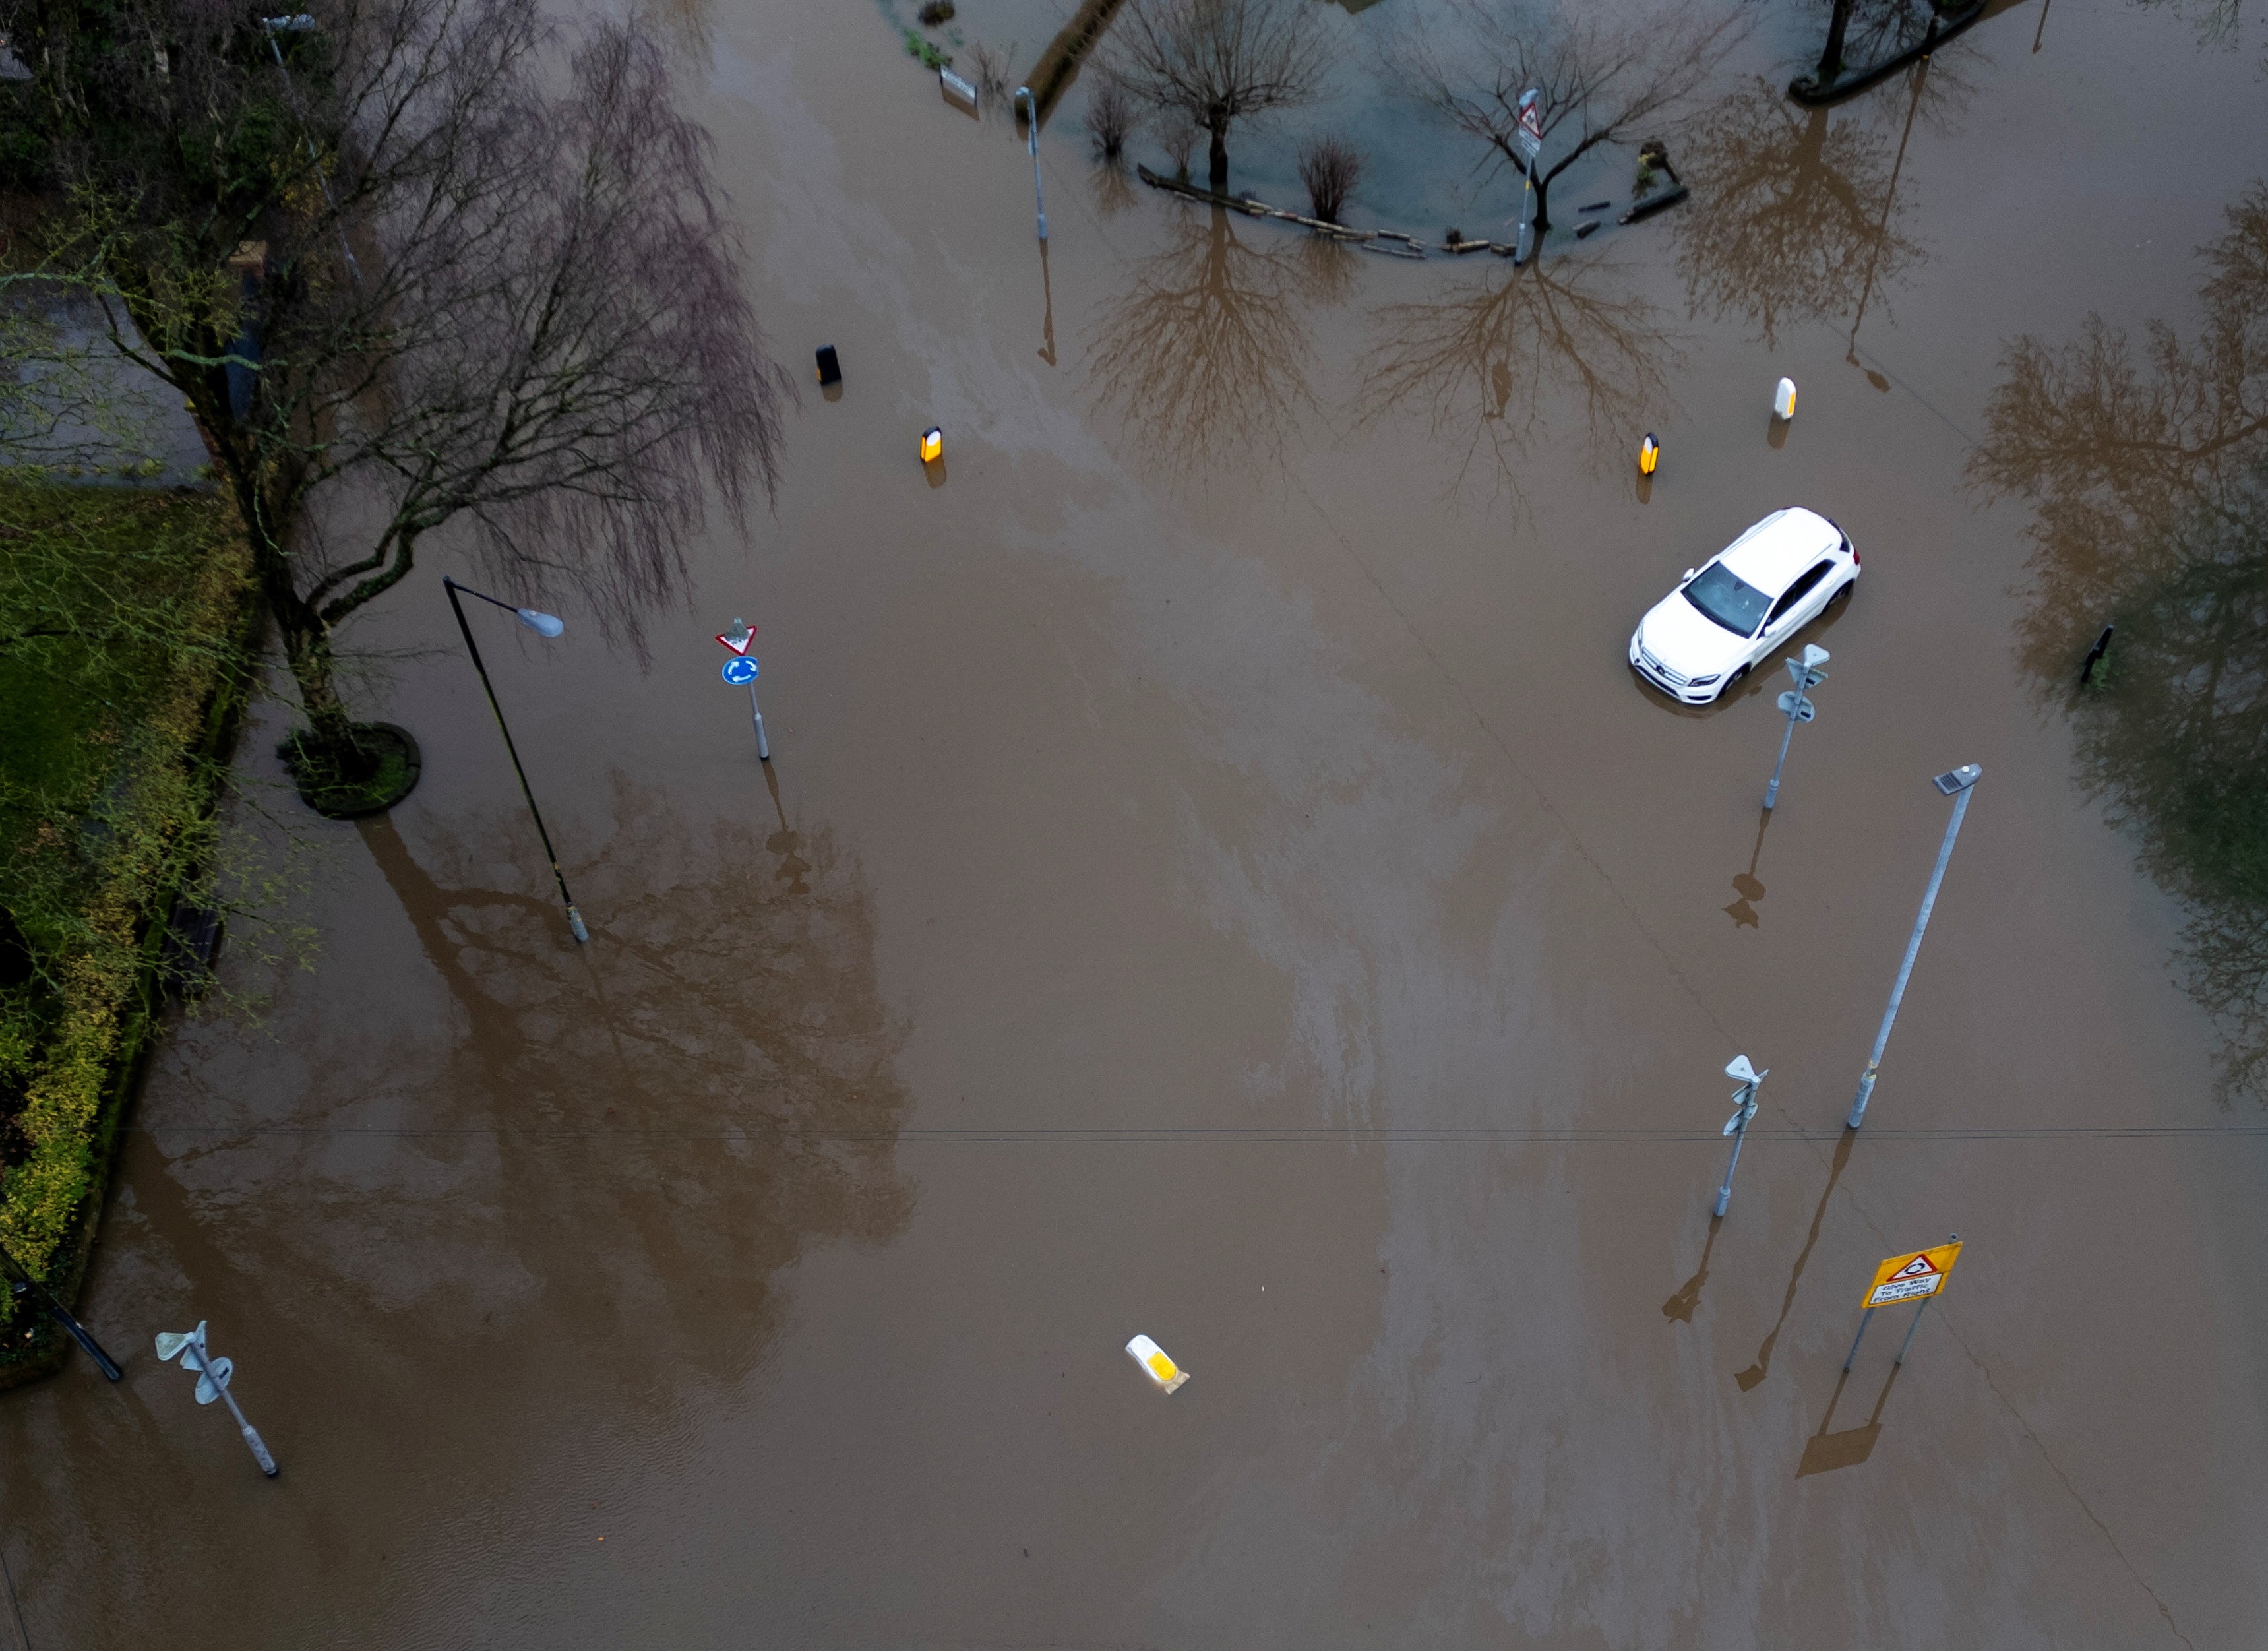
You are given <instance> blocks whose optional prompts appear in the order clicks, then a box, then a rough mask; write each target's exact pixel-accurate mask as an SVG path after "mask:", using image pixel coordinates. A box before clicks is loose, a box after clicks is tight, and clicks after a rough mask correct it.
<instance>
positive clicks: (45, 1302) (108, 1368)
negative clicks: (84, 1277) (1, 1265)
mask: <svg viewBox="0 0 2268 1651" xmlns="http://www.w3.org/2000/svg"><path fill="white" fill-rule="evenodd" d="M5 1253H6V1252H5V1251H0V1254H5ZM8 1265H9V1266H10V1268H11V1269H12V1270H13V1271H16V1272H18V1273H19V1274H21V1275H22V1276H21V1277H19V1278H17V1279H11V1280H10V1282H9V1285H8V1288H9V1290H10V1291H11V1293H12V1294H15V1295H17V1296H18V1297H21V1296H24V1295H27V1294H31V1293H33V1292H34V1291H36V1292H38V1294H39V1297H40V1306H42V1307H44V1308H47V1309H48V1317H50V1318H52V1319H54V1320H55V1323H58V1324H60V1325H62V1326H63V1331H64V1333H65V1334H66V1335H68V1336H70V1338H71V1339H72V1340H73V1341H75V1342H77V1344H78V1345H80V1346H81V1347H83V1348H85V1350H86V1356H87V1357H88V1358H90V1359H92V1360H94V1362H95V1367H96V1368H98V1369H99V1370H100V1371H101V1372H102V1374H103V1375H106V1376H108V1377H109V1378H110V1379H111V1380H112V1381H113V1382H118V1381H122V1380H124V1379H125V1374H126V1373H125V1372H124V1371H122V1370H121V1369H120V1368H119V1367H118V1361H117V1360H114V1359H113V1358H112V1357H111V1356H110V1355H109V1354H108V1353H107V1352H103V1350H102V1344H101V1343H100V1342H99V1341H97V1340H95V1338H94V1337H93V1335H92V1333H90V1332H89V1330H87V1328H86V1326H85V1325H84V1324H82V1323H79V1322H78V1320H77V1319H75V1318H73V1317H72V1316H70V1312H69V1311H68V1310H67V1309H66V1308H64V1306H63V1303H62V1302H61V1301H56V1300H55V1297H54V1296H53V1295H52V1294H49V1293H48V1286H46V1285H44V1284H41V1283H40V1281H39V1280H38V1279H34V1278H33V1276H32V1275H31V1274H30V1273H28V1272H25V1271H24V1270H23V1268H22V1267H21V1266H20V1265H18V1263H17V1260H16V1258H15V1257H13V1256H9V1257H8Z"/></svg>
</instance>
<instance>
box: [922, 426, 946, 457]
mask: <svg viewBox="0 0 2268 1651" xmlns="http://www.w3.org/2000/svg"><path fill="white" fill-rule="evenodd" d="M921 453H922V462H923V463H924V464H927V463H928V462H929V461H931V460H932V459H942V458H943V457H945V431H942V430H939V428H938V427H937V426H936V425H935V424H932V425H931V426H930V427H929V428H928V429H927V430H924V431H922V448H921Z"/></svg>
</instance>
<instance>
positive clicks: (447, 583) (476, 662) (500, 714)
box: [441, 573, 591, 944]
mask: <svg viewBox="0 0 2268 1651" xmlns="http://www.w3.org/2000/svg"><path fill="white" fill-rule="evenodd" d="M441 588H442V589H443V590H445V591H446V592H447V593H449V608H450V610H451V611H452V612H453V613H454V614H455V615H457V629H458V630H460V631H462V632H463V633H464V638H465V652H468V653H469V654H471V655H472V656H473V669H475V671H478V672H479V673H480V675H481V689H482V691H483V692H484V693H486V694H487V695H488V697H489V709H490V711H494V712H495V713H496V720H497V732H498V733H501V734H503V735H504V753H505V755H508V756H510V757H511V758H512V772H513V773H515V774H517V775H519V794H520V795H521V796H523V797H525V798H527V814H528V818H530V819H531V820H533V821H534V822H535V835H536V836H537V837H541V839H542V840H543V852H544V855H545V857H546V858H547V859H549V860H550V862H551V877H552V881H555V882H556V883H557V884H558V885H559V903H561V904H562V905H563V906H565V907H566V908H567V932H569V933H570V934H572V935H573V936H574V937H575V939H576V940H577V942H578V944H582V943H587V942H588V941H589V940H590V938H591V931H590V930H589V929H587V928H585V927H584V926H583V914H582V913H581V912H580V911H578V910H576V909H575V896H572V895H571V894H569V893H568V892H567V873H564V872H563V871H561V870H560V869H559V851H558V850H556V849H555V848H553V847H552V846H551V833H550V832H549V830H548V829H545V827H544V824H543V810H541V808H538V807H536V806H535V788H534V786H533V785H529V784H528V783H527V770H526V769H524V768H522V767H521V766H520V765H519V746H517V745H515V744H513V743H512V725H511V724H510V723H508V722H506V721H505V720H504V707H503V706H502V705H501V704H497V697H496V684H495V683H493V682H490V681H489V667H488V666H487V664H486V663H485V662H484V661H483V660H482V658H481V649H480V645H479V644H478V643H476V642H475V641H474V640H473V628H472V626H471V625H469V624H468V623H466V622H465V605H464V604H463V603H462V602H460V601H458V600H457V593H458V592H460V591H462V592H463V593H465V594H466V595H468V596H477V597H479V598H480V599H481V600H482V601H484V602H487V603H490V605H491V606H494V607H497V608H503V609H504V611H505V612H506V613H508V614H514V615H518V616H519V623H522V624H524V625H526V626H527V628H528V629H529V630H533V631H534V632H535V633H536V634H537V635H538V636H543V637H556V636H557V635H558V634H559V633H560V631H561V630H563V629H565V627H564V625H563V624H562V623H561V622H560V621H559V619H558V618H557V617H556V615H551V614H541V613H538V612H536V611H535V609H534V608H514V607H513V606H512V604H511V603H510V602H507V601H499V600H498V599H497V598H496V597H494V596H490V595H489V594H488V593H486V592H484V591H476V590H475V589H474V588H473V587H472V586H469V585H460V584H458V583H457V581H456V580H454V579H451V578H450V577H449V576H448V575H447V574H446V573H445V574H443V575H442V576H441Z"/></svg>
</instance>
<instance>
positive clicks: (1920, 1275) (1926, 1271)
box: [1883, 1256, 1937, 1284]
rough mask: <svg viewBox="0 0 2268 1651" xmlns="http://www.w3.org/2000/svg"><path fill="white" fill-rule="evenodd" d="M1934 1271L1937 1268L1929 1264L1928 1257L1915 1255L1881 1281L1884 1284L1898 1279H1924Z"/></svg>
mask: <svg viewBox="0 0 2268 1651" xmlns="http://www.w3.org/2000/svg"><path fill="white" fill-rule="evenodd" d="M1935 1271H1937V1269H1936V1268H1935V1267H1934V1266H1933V1265H1932V1264H1930V1259H1929V1257H1927V1256H1916V1257H1914V1258H1913V1259H1912V1260H1911V1261H1909V1262H1908V1263H1906V1264H1905V1265H1904V1266H1903V1267H1901V1268H1899V1269H1898V1270H1897V1271H1896V1272H1894V1273H1892V1274H1891V1275H1890V1276H1889V1278H1888V1279H1884V1280H1883V1282H1884V1283H1885V1284H1889V1283H1894V1282H1896V1280H1898V1279H1926V1278H1927V1277H1928V1276H1929V1275H1930V1274H1931V1273H1933V1272H1935Z"/></svg>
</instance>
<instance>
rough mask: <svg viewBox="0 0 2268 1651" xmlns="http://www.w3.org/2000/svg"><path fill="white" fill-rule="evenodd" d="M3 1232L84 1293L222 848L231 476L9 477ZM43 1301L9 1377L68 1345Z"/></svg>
mask: <svg viewBox="0 0 2268 1651" xmlns="http://www.w3.org/2000/svg"><path fill="white" fill-rule="evenodd" d="M0 524H4V526H0V704H6V705H7V707H8V712H9V714H8V717H7V719H6V721H5V727H4V729H0V909H4V910H6V912H7V913H8V916H9V918H10V922H11V928H12V931H13V932H11V933H10V934H8V935H7V936H6V939H7V940H8V942H9V949H10V953H11V955H10V956H9V957H8V958H7V959H6V960H5V962H6V966H7V973H6V975H4V976H0V983H4V984H0V1244H4V1245H5V1247H6V1249H7V1250H8V1252H9V1254H10V1255H11V1256H12V1257H15V1259H16V1260H17V1261H18V1263H19V1264H21V1265H23V1266H24V1267H26V1269H28V1270H29V1271H31V1272H33V1274H34V1275H35V1276H39V1277H40V1278H42V1279H45V1280H46V1281H47V1283H48V1287H49V1288H50V1289H52V1290H53V1291H54V1292H55V1294H57V1295H58V1296H60V1297H63V1299H64V1300H66V1301H69V1300H70V1299H72V1298H73V1297H74V1296H75V1295H76V1293H77V1286H78V1282H79V1277H80V1275H81V1273H82V1272H83V1271H84V1270H85V1263H86V1259H87V1257H88V1256H89V1254H90V1253H91V1251H92V1243H93V1235H94V1228H95V1226H96V1224H97V1222H98V1220H99V1214H100V1209H101V1204H102V1198H103V1192H104V1189H105V1185H106V1183H107V1179H108V1175H109V1166H110V1161H111V1157H112V1153H113V1148H114V1145H115V1140H116V1135H117V1130H118V1125H119V1122H120V1119H121V1117H122V1114H123V1112H124V1110H125V1108H126V1104H127V1101H128V1099H129V1095H130V1094H131V1091H132V1088H133V1081H134V1077H135V1071H136V1065H137V1064H138V1062H139V1060H140V1058H141V1056H142V1053H143V1051H144V1048H145V1046H146V1044H147V1043H148V1040H149V1037H150V1034H151V1028H152V1024H153V1021H154V1019H155V1016H156V1014H157V1012H158V1002H159V998H160V995H161V994H160V992H159V990H158V988H159V984H160V974H161V969H162V965H163V961H164V954H165V945H164V943H165V938H166V920H167V918H168V914H169V913H170V911H171V910H172V909H173V903H174V902H175V900H176V899H177V898H179V897H183V896H187V897H189V898H191V899H197V898H202V897H203V895H202V886H203V881H204V880H205V879H207V878H208V877H209V876H210V871H211V867H212V866H213V865H214V863H215V855H214V834H215V829H216V828H215V823H214V804H215V800H216V797H217V782H218V773H219V767H218V760H219V757H220V755H221V752H222V750H223V748H224V746H225V741H226V740H227V738H228V734H229V731H230V729H231V728H232V726H233V722H234V718H235V715H236V712H237V711H238V709H239V707H240V706H241V704H242V700H243V689H244V687H245V685H246V682H247V673H246V669H245V661H246V659H247V652H248V650H247V648H246V646H245V645H244V644H245V642H246V641H247V637H246V625H247V621H248V618H249V616H250V615H251V613H252V611H253V593H252V586H251V581H250V558H249V556H248V554H247V549H246V547H245V545H244V542H243V538H242V535H241V534H240V533H239V532H237V531H236V530H235V527H234V521H233V517H232V513H231V512H230V510H229V507H228V505H226V504H225V502H224V501H222V500H220V499H218V498H214V497H211V496H209V495H202V494H152V493H147V492H140V491H135V490H123V489H102V490H96V489H84V490H82V489H67V488H60V487H52V486H47V485H40V484H35V483H21V482H10V483H0ZM19 1315H20V1316H21V1319H22V1320H23V1321H26V1322H15V1321H16V1320H17V1319H18V1316H19ZM31 1318H32V1315H31V1314H30V1313H29V1312H28V1311H27V1310H25V1309H21V1308H18V1305H17V1303H15V1302H14V1301H11V1300H10V1299H8V1298H7V1297H6V1296H5V1295H4V1294H0V1386H5V1385H10V1384H11V1382H14V1381H19V1380H25V1379H28V1378H29V1377H30V1376H32V1375H40V1374H43V1373H44V1371H45V1370H46V1369H48V1368H51V1367H53V1365H54V1363H55V1361H57V1360H59V1359H60V1357H61V1356H62V1352H63V1345H62V1343H61V1341H60V1338H57V1337H56V1336H55V1334H54V1333H53V1331H52V1330H51V1328H50V1327H49V1326H48V1324H47V1323H46V1322H45V1321H44V1319H40V1321H39V1322H36V1323H33V1322H28V1321H29V1320H30V1319H31Z"/></svg>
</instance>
